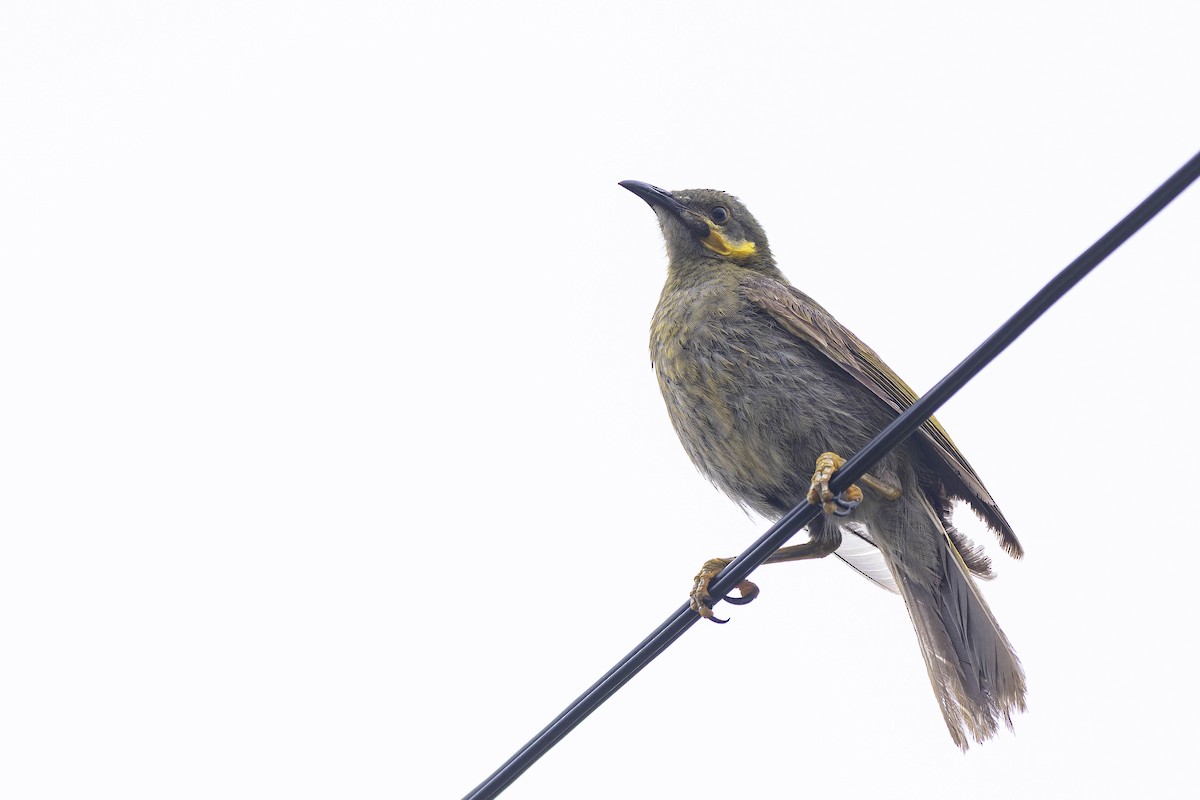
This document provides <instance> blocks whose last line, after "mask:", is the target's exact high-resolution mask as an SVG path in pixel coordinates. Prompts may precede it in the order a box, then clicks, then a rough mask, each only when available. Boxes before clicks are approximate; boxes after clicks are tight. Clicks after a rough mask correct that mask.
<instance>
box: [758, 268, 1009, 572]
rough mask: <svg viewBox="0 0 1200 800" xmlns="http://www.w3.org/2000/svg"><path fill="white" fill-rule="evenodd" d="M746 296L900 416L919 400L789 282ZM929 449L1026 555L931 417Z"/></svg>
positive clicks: (955, 488) (951, 481)
mask: <svg viewBox="0 0 1200 800" xmlns="http://www.w3.org/2000/svg"><path fill="white" fill-rule="evenodd" d="M741 293H742V296H743V297H744V298H745V299H746V300H747V301H749V302H750V303H752V304H754V305H755V306H757V307H759V308H761V309H762V310H763V311H765V312H767V313H768V314H770V315H771V316H772V317H773V318H774V319H775V321H776V322H778V323H779V324H780V325H781V326H783V328H784V329H785V330H787V331H788V332H789V333H791V334H792V335H793V336H796V337H798V338H800V339H801V340H803V341H805V342H808V343H809V344H810V345H812V346H813V347H815V348H816V349H817V350H818V351H819V352H820V353H821V354H822V355H824V356H825V357H826V358H828V359H829V360H830V361H832V362H833V363H835V364H837V365H838V366H839V367H841V368H842V369H844V370H845V371H846V373H847V374H849V375H851V376H853V377H854V378H855V379H856V380H857V381H858V382H859V383H861V384H862V385H863V386H865V387H866V388H868V389H870V390H871V391H872V392H873V393H874V394H875V395H876V396H877V397H879V399H880V400H883V401H884V402H885V403H887V404H888V405H889V406H891V407H892V408H893V409H894V410H895V411H896V413H900V412H901V411H903V410H904V409H906V408H908V407H909V406H910V405H912V404H913V403H915V402H916V400H917V394H916V392H914V391H913V390H912V389H911V388H909V386H908V384H906V383H905V382H904V381H902V380H901V379H900V376H898V375H897V374H896V373H894V372H892V370H891V368H889V367H888V365H887V364H885V363H883V359H881V358H880V357H879V356H878V355H877V354H876V353H875V351H874V350H872V349H871V348H869V347H867V345H866V344H864V343H863V342H862V341H861V340H860V339H859V338H858V337H857V336H855V335H854V334H853V333H851V332H850V331H849V330H847V329H846V328H845V327H843V326H842V324H841V323H840V322H838V321H837V320H836V319H834V318H833V316H832V315H831V314H830V313H829V312H828V311H826V310H825V309H824V308H822V307H821V306H820V305H818V304H817V303H816V302H815V301H814V300H812V299H811V298H810V297H808V295H806V294H804V293H803V292H801V291H800V290H798V289H796V288H795V287H793V286H790V285H788V284H786V283H782V282H780V281H778V280H775V279H773V278H769V277H767V276H765V275H761V276H757V275H756V276H748V277H747V278H746V279H745V280H744V281H743V283H742V285H741ZM921 434H922V438H923V439H924V441H925V444H926V445H927V448H926V449H927V450H928V451H929V452H930V453H931V454H932V455H934V456H935V457H937V458H940V460H941V461H942V463H943V464H944V465H945V466H946V468H947V470H946V471H945V472H943V473H942V478H943V482H944V483H945V484H946V490H947V493H948V494H950V495H951V496H952V497H957V498H959V499H961V500H963V501H965V502H966V503H967V505H969V506H970V507H971V508H972V509H974V510H975V511H976V512H977V513H978V514H979V515H980V516H981V517H982V518H983V519H984V521H985V522H987V524H988V526H989V527H990V528H991V529H992V530H993V531H995V533H996V536H997V537H999V539H1000V543H1001V545H1002V546H1003V547H1004V549H1005V550H1006V551H1007V552H1008V553H1009V554H1010V555H1012V556H1014V557H1017V558H1020V557H1021V555H1022V554H1023V552H1024V551H1023V549H1022V548H1021V543H1020V542H1019V541H1017V536H1016V534H1015V533H1013V530H1012V528H1011V527H1010V526H1009V524H1008V521H1007V520H1006V519H1004V515H1003V514H1002V513H1000V508H999V506H998V505H997V504H996V501H995V500H993V499H992V496H991V494H989V493H988V490H987V489H986V488H984V485H983V482H982V481H981V480H980V479H979V476H978V475H976V474H975V470H973V469H972V468H971V465H970V464H968V463H967V460H966V458H964V457H963V454H962V453H960V452H959V451H958V448H957V447H956V446H955V445H954V442H953V441H951V440H950V436H949V434H947V433H946V430H945V429H944V428H943V427H942V426H941V424H940V423H939V422H938V421H937V420H936V419H934V418H933V417H930V418H929V419H927V420H925V423H924V424H923V425H922V426H921Z"/></svg>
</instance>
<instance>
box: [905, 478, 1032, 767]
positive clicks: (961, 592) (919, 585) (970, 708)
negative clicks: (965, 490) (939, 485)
mask: <svg viewBox="0 0 1200 800" xmlns="http://www.w3.org/2000/svg"><path fill="white" fill-rule="evenodd" d="M906 499H908V498H906ZM918 500H919V501H921V502H922V504H923V505H924V506H925V508H924V509H921V510H917V509H912V510H913V511H916V512H917V513H914V514H911V515H906V516H909V519H908V520H907V521H908V522H909V523H910V524H913V523H916V524H919V525H921V527H925V525H926V524H929V523H932V524H936V526H937V534H936V536H937V537H938V538H939V540H940V541H941V542H943V543H944V546H941V547H937V548H936V549H935V552H934V553H931V554H930V555H932V556H933V562H934V563H933V564H924V565H922V566H923V567H924V568H923V569H919V570H912V569H910V568H908V566H907V565H906V564H905V559H904V558H903V556H902V555H901V554H900V553H895V554H894V555H893V557H892V558H890V559H889V560H891V561H892V562H893V563H892V564H891V566H892V571H893V574H894V576H895V578H896V583H897V587H898V588H899V590H900V594H901V596H903V598H904V602H905V604H906V605H907V606H908V612H909V616H910V617H911V618H912V622H913V628H914V629H915V630H916V633H917V639H918V641H919V642H920V645H921V654H922V656H924V658H925V666H926V669H927V670H928V672H929V680H930V682H931V683H932V684H933V691H934V694H935V695H937V699H938V704H939V705H940V706H941V709H942V716H943V717H945V719H946V726H947V727H948V728H949V729H950V736H951V738H953V739H954V743H955V744H957V745H958V746H959V747H960V748H962V749H963V750H966V749H967V747H968V745H969V744H970V742H969V740H970V739H974V740H975V741H976V742H983V741H984V740H986V739H989V738H991V737H992V736H993V735H995V733H996V732H997V730H998V729H999V725H1000V723H1001V722H1003V723H1004V724H1005V725H1006V726H1008V727H1009V728H1011V727H1012V715H1013V713H1014V712H1015V711H1024V710H1025V673H1024V671H1023V670H1022V669H1021V662H1020V661H1019V660H1018V659H1017V655H1016V653H1014V652H1013V649H1012V645H1011V644H1009V641H1008V637H1006V636H1005V635H1004V632H1003V631H1002V630H1000V626H999V624H997V622H996V618H995V617H994V616H992V612H991V610H990V609H989V608H988V606H987V603H985V602H984V600H983V597H982V595H980V593H979V589H978V587H977V586H976V585H975V581H974V580H973V579H972V578H971V575H970V572H969V571H968V567H967V565H966V564H965V563H964V562H963V559H962V557H961V556H960V555H959V553H958V551H957V549H956V548H955V546H954V542H953V540H952V539H951V537H950V536H949V534H948V533H947V532H946V531H945V529H944V528H943V526H942V524H941V522H940V521H939V520H938V517H937V515H936V514H935V513H934V511H933V509H932V508H931V507H930V506H929V505H928V503H927V502H924V498H918ZM901 502H904V501H901ZM921 511H924V512H926V513H920V512H921ZM925 520H928V523H925V522H924V521H925ZM930 532H931V531H930ZM905 538H910V537H905ZM889 549H890V548H889ZM929 567H932V569H929Z"/></svg>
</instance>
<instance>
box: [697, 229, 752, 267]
mask: <svg viewBox="0 0 1200 800" xmlns="http://www.w3.org/2000/svg"><path fill="white" fill-rule="evenodd" d="M700 243H701V244H702V245H704V246H705V247H707V248H708V249H709V250H712V251H713V252H714V253H716V254H717V255H719V256H729V257H730V258H736V259H743V258H749V257H750V256H752V255H754V251H755V249H756V248H755V247H754V242H731V241H729V240H728V239H726V238H725V236H724V235H723V234H722V233H721V232H720V231H719V230H717V229H716V228H711V227H710V229H709V231H708V236H705V237H704V238H703V239H701V240H700Z"/></svg>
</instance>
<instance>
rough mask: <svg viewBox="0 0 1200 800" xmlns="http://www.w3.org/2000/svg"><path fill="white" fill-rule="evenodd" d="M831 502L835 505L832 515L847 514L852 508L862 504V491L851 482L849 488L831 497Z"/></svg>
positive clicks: (842, 515)
mask: <svg viewBox="0 0 1200 800" xmlns="http://www.w3.org/2000/svg"><path fill="white" fill-rule="evenodd" d="M856 493H857V494H856ZM833 504H834V505H835V506H837V507H836V508H835V509H834V510H833V514H834V516H837V517H845V516H848V515H849V514H850V513H851V512H853V511H854V509H856V508H858V507H859V506H860V505H862V491H861V490H860V489H859V488H858V487H857V486H855V485H854V484H851V485H850V488H849V489H847V490H846V491H844V492H842V493H841V494H839V495H836V496H835V497H834V498H833ZM827 505H828V504H827Z"/></svg>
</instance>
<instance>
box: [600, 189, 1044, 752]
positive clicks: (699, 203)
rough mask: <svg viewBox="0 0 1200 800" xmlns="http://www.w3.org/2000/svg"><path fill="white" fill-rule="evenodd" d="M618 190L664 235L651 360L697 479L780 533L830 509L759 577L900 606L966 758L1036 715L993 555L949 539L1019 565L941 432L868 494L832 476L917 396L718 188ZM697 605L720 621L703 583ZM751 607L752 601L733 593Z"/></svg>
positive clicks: (712, 565)
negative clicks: (879, 591)
mask: <svg viewBox="0 0 1200 800" xmlns="http://www.w3.org/2000/svg"><path fill="white" fill-rule="evenodd" d="M619 185H620V186H622V187H624V188H625V189H628V190H629V191H631V192H633V193H634V194H635V195H637V196H638V197H640V198H642V199H643V200H645V201H646V202H647V203H648V204H649V205H650V207H651V208H652V209H653V211H654V213H655V214H656V216H657V218H658V223H659V226H660V228H661V230H662V234H663V238H664V240H665V242H666V251H667V260H668V264H667V279H666V283H665V285H664V286H663V290H662V294H661V296H660V298H659V301H658V305H657V307H656V309H655V311H654V315H653V317H652V321H651V326H650V357H651V361H652V364H653V368H654V372H655V375H656V377H657V380H658V384H659V387H660V388H661V390H662V395H663V399H664V400H665V401H666V406H667V411H668V415H669V416H670V419H671V423H672V425H673V426H674V428H675V432H676V433H677V434H678V436H679V440H680V442H681V443H682V444H683V447H684V449H685V450H686V451H687V454H688V456H689V457H690V458H691V460H692V462H693V463H694V464H695V465H696V467H697V468H698V469H699V471H700V472H701V473H702V474H703V475H705V476H706V477H707V478H708V479H709V480H711V481H712V482H713V483H714V484H715V485H716V486H717V488H719V489H720V490H722V491H723V492H724V493H725V494H727V495H728V496H729V497H730V498H732V499H733V500H734V501H736V502H737V503H738V504H740V505H741V506H742V507H743V508H746V509H750V510H753V511H754V512H757V513H758V514H761V515H762V516H764V517H766V518H768V519H772V520H774V519H778V518H779V517H781V516H782V515H783V514H785V513H787V512H788V511H789V510H790V509H791V508H793V507H794V506H796V505H799V503H800V502H801V501H803V500H806V499H807V500H809V501H810V502H812V503H814V504H817V505H820V506H821V513H820V514H819V515H818V517H817V518H816V519H814V520H813V522H812V523H810V524H809V526H808V539H807V541H805V542H803V543H801V544H796V545H790V546H787V547H784V548H781V549H780V550H779V551H777V552H776V553H774V554H773V555H772V556H770V557H769V558H768V559H767V563H778V562H784V561H795V560H802V559H809V558H820V557H824V556H828V555H830V554H833V555H836V556H838V557H839V558H841V559H842V560H843V561H845V562H846V563H848V564H849V565H850V566H852V567H854V568H855V569H857V570H858V571H859V572H861V573H862V574H863V575H865V576H866V577H867V578H869V579H870V580H872V581H874V582H875V583H877V584H879V585H881V586H883V587H884V588H887V589H889V590H892V591H894V592H897V593H898V594H899V595H900V596H901V597H902V598H903V600H904V603H905V605H906V607H907V609H908V613H909V616H910V618H911V620H912V624H913V628H914V630H915V632H916V636H917V640H918V643H919V645H920V650H921V655H922V656H923V658H924V661H925V666H926V670H927V672H928V674H929V680H930V683H931V684H932V686H933V691H934V694H935V696H936V697H937V701H938V705H939V708H940V710H941V712H942V716H943V717H944V719H945V722H946V727H947V728H948V729H949V731H950V737H951V739H952V740H953V741H954V743H955V744H956V745H957V746H958V747H959V748H960V749H962V750H964V751H965V750H967V749H968V747H969V745H970V743H971V742H972V741H974V742H976V743H982V742H984V741H986V740H987V739H990V738H991V737H993V736H994V735H995V734H996V733H997V731H998V730H999V726H1000V724H1001V723H1003V724H1004V725H1006V726H1007V727H1008V728H1010V729H1011V728H1012V726H1013V722H1012V716H1013V714H1014V713H1015V712H1019V711H1024V710H1025V708H1026V702H1025V695H1026V684H1025V674H1024V671H1023V669H1022V667H1021V663H1020V661H1019V660H1018V658H1017V655H1016V653H1015V652H1014V650H1013V648H1012V645H1011V644H1010V643H1009V640H1008V638H1007V637H1006V636H1005V634H1004V632H1003V631H1002V630H1001V628H1000V626H999V624H998V623H997V622H996V618H995V616H994V615H993V614H992V612H991V610H990V609H989V608H988V605H987V603H986V602H985V601H984V598H983V596H982V594H981V593H980V590H979V586H978V584H977V583H976V580H975V579H976V578H981V579H991V578H992V577H994V572H993V570H992V565H991V560H990V559H989V558H988V556H987V555H986V553H985V552H984V550H983V548H981V547H980V546H979V545H977V544H976V543H974V542H972V541H971V540H970V539H968V538H967V537H966V536H965V535H964V534H962V533H961V532H960V531H959V530H958V529H957V528H955V527H954V525H953V523H952V518H951V512H952V509H953V507H954V505H955V503H956V502H962V503H965V504H966V505H967V506H968V507H969V508H971V509H972V510H973V511H974V512H975V513H976V514H977V515H978V516H979V517H980V518H981V519H982V520H983V522H984V523H985V524H986V525H987V527H988V528H989V529H990V530H991V531H992V532H993V533H995V535H996V536H997V537H998V539H999V542H1000V545H1001V547H1002V548H1003V550H1004V551H1005V552H1006V553H1008V554H1009V555H1010V556H1013V557H1014V558H1020V557H1021V556H1022V555H1023V553H1024V550H1023V548H1022V547H1021V544H1020V542H1019V541H1018V540H1017V537H1016V534H1015V533H1014V532H1013V530H1012V527H1011V526H1010V525H1009V523H1008V521H1007V520H1006V519H1005V517H1004V515H1003V514H1002V513H1001V511H1000V508H999V506H998V505H997V504H996V501H995V500H994V499H993V498H992V495H991V494H990V493H989V492H988V490H987V489H986V488H985V487H984V485H983V482H982V481H981V480H980V478H979V476H978V475H977V474H976V472H975V470H974V469H973V468H972V467H971V465H970V464H969V463H968V462H967V460H966V459H965V458H964V457H963V455H962V453H960V452H959V450H958V447H957V446H955V444H954V443H953V441H951V439H950V437H949V435H948V434H947V433H946V431H945V429H944V428H943V427H942V426H941V425H940V424H939V423H938V422H937V421H936V419H933V418H930V419H929V420H927V421H926V422H925V424H924V425H923V426H922V427H921V428H920V429H919V432H918V433H917V434H915V435H913V436H910V437H909V438H908V439H907V440H906V441H905V442H903V443H901V445H899V446H898V447H897V448H896V449H894V450H893V451H892V452H891V453H889V454H888V455H887V456H885V457H884V458H883V459H881V460H880V461H879V462H878V463H877V464H876V465H875V466H874V467H873V468H872V469H871V471H870V472H869V473H868V474H867V475H864V476H863V477H862V478H861V479H860V480H859V481H858V484H856V485H853V486H851V487H850V488H848V489H847V490H845V491H844V492H842V493H840V494H836V495H835V494H834V493H833V492H832V491H830V489H829V485H828V484H829V480H830V477H831V476H832V475H833V474H834V473H835V472H836V470H837V469H838V468H839V467H841V466H842V464H843V463H845V462H844V457H843V456H844V455H851V454H853V453H855V452H857V451H858V450H859V449H861V448H862V447H863V445H865V444H866V443H867V442H868V441H869V440H870V439H871V437H872V436H874V435H875V434H876V433H878V432H879V431H880V430H882V429H883V428H884V427H885V426H886V425H887V424H888V423H889V422H891V421H892V420H893V419H895V418H896V416H897V415H898V414H899V413H900V412H901V411H903V410H904V409H905V408H907V407H908V406H910V405H911V404H912V403H913V402H915V401H916V399H917V395H916V394H915V392H913V390H912V389H911V388H910V387H909V386H908V385H907V384H906V383H904V381H903V380H901V379H900V378H899V376H897V375H896V373H895V372H894V371H893V370H892V369H891V368H889V367H888V366H887V365H886V364H885V363H884V362H883V360H882V359H881V358H880V357H879V356H878V355H877V354H876V353H875V351H873V350H872V349H871V348H869V347H868V346H867V345H866V344H864V343H863V342H862V341H861V340H860V339H859V338H858V337H857V336H855V335H854V334H853V333H851V332H850V330H849V329H847V328H846V327H845V326H843V325H842V324H841V323H840V322H838V321H837V320H836V319H834V317H833V316H832V315H831V314H830V313H829V312H828V311H826V310H825V309H824V308H823V307H822V306H820V305H819V304H818V303H817V302H816V301H815V300H813V299H812V298H811V297H809V296H808V295H806V294H804V293H803V292H801V291H800V290H799V289H797V288H796V287H794V286H793V285H792V284H791V283H789V282H788V280H787V278H785V277H784V275H783V273H782V272H781V271H780V269H779V267H778V266H777V265H776V262H775V259H774V257H773V256H772V254H771V248H770V245H769V243H768V241H767V236H766V233H765V232H764V230H763V228H762V226H761V225H760V224H759V223H758V221H757V220H756V219H755V218H754V217H753V216H751V214H750V212H749V211H748V210H747V208H746V206H745V205H743V204H742V202H741V201H740V200H738V199H737V198H736V197H734V196H732V195H730V194H727V193H726V192H723V191H718V190H713V189H689V190H681V191H666V190H664V189H660V188H658V187H656V186H653V185H651V184H648V183H644V182H641V181H621V182H620V184H619ZM730 561H731V559H726V558H718V559H712V560H710V561H708V562H706V563H705V565H704V566H703V567H702V569H701V572H700V574H699V575H697V576H696V579H695V582H694V584H693V588H692V593H691V605H692V608H693V609H695V610H696V611H697V612H698V613H700V614H701V615H702V616H704V617H706V618H710V619H714V621H722V620H718V619H716V618H715V617H714V616H713V613H712V610H711V606H712V604H713V599H712V598H711V597H709V596H708V591H707V589H708V584H709V582H710V581H711V580H712V579H713V578H715V576H716V575H717V574H719V573H720V571H721V569H722V568H724V567H725V566H727V565H728V564H729V563H730ZM739 589H740V591H741V597H737V596H730V597H728V598H726V599H727V600H730V601H733V602H748V601H749V600H752V599H753V598H754V597H755V596H757V594H758V588H757V587H756V586H755V585H754V584H752V583H750V582H749V581H746V582H744V583H743V584H742V585H741V586H740V587H739Z"/></svg>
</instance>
